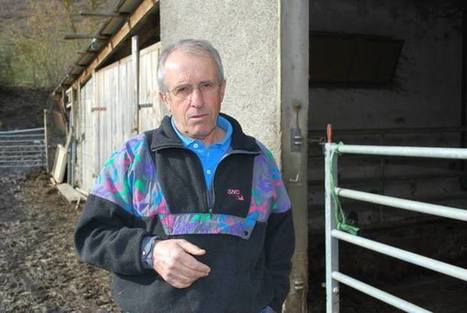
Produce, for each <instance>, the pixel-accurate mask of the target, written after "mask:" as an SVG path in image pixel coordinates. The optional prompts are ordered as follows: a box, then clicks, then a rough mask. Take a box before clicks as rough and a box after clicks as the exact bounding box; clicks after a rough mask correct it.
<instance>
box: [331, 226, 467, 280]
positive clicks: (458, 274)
mask: <svg viewBox="0 0 467 313" xmlns="http://www.w3.org/2000/svg"><path fill="white" fill-rule="evenodd" d="M331 236H332V237H333V238H337V239H340V240H344V241H346V242H349V243H352V244H354V245H357V246H360V247H363V248H366V249H370V250H373V251H376V252H379V253H382V254H385V255H387V256H390V257H394V258H396V259H399V260H402V261H405V262H408V263H412V264H415V265H418V266H421V267H424V268H427V269H430V270H433V271H435V272H438V273H442V274H445V275H448V276H451V277H454V278H458V279H461V280H464V281H467V270H466V269H464V268H462V267H458V266H455V265H451V264H448V263H444V262H441V261H438V260H435V259H431V258H427V257H425V256H422V255H419V254H416V253H412V252H409V251H405V250H402V249H399V248H395V247H392V246H390V245H386V244H384V243H380V242H376V241H373V240H369V239H366V238H363V237H360V236H355V235H351V234H348V233H345V232H343V231H340V230H332V231H331Z"/></svg>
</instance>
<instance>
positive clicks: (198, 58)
mask: <svg viewBox="0 0 467 313" xmlns="http://www.w3.org/2000/svg"><path fill="white" fill-rule="evenodd" d="M165 86H166V87H167V89H168V90H169V91H168V92H162V93H161V94H160V96H161V100H162V101H163V102H165V103H166V106H167V109H168V110H169V112H171V113H172V116H173V117H174V119H175V125H176V127H177V129H178V130H179V131H180V132H181V133H182V134H184V135H185V136H188V137H191V138H195V139H200V140H203V141H205V142H208V143H209V142H212V139H213V137H214V130H215V129H216V121H217V116H218V115H219V111H220V108H221V103H222V100H223V98H224V91H225V81H223V82H219V80H218V77H217V67H216V63H215V62H214V60H212V59H211V58H210V57H208V56H204V55H195V54H190V53H187V52H183V51H174V52H172V54H170V55H169V57H168V58H167V61H166V63H165ZM193 86H194V87H193ZM190 91H191V92H190Z"/></svg>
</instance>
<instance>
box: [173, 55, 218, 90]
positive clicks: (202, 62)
mask: <svg viewBox="0 0 467 313" xmlns="http://www.w3.org/2000/svg"><path fill="white" fill-rule="evenodd" d="M165 71H166V79H167V82H169V81H172V82H175V83H177V82H181V81H182V82H185V81H187V80H190V79H194V78H197V77H198V76H203V77H200V78H201V79H203V80H204V79H216V77H217V67H216V62H215V61H214V60H213V59H212V58H211V56H210V55H208V54H205V53H191V52H190V53H188V52H184V51H178V50H177V51H174V52H173V53H172V54H170V55H169V57H168V58H167V61H166V64H165ZM206 74H208V75H206ZM206 76H209V77H206ZM210 76H213V77H210Z"/></svg>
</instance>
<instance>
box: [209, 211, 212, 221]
mask: <svg viewBox="0 0 467 313" xmlns="http://www.w3.org/2000/svg"><path fill="white" fill-rule="evenodd" d="M209 219H210V220H211V219H212V208H209Z"/></svg>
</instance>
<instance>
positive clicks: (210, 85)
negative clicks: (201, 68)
mask: <svg viewBox="0 0 467 313" xmlns="http://www.w3.org/2000/svg"><path fill="white" fill-rule="evenodd" d="M214 86H215V85H214V83H213V82H210V81H207V82H202V83H200V84H199V88H200V89H202V90H211V89H213V88H214Z"/></svg>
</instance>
